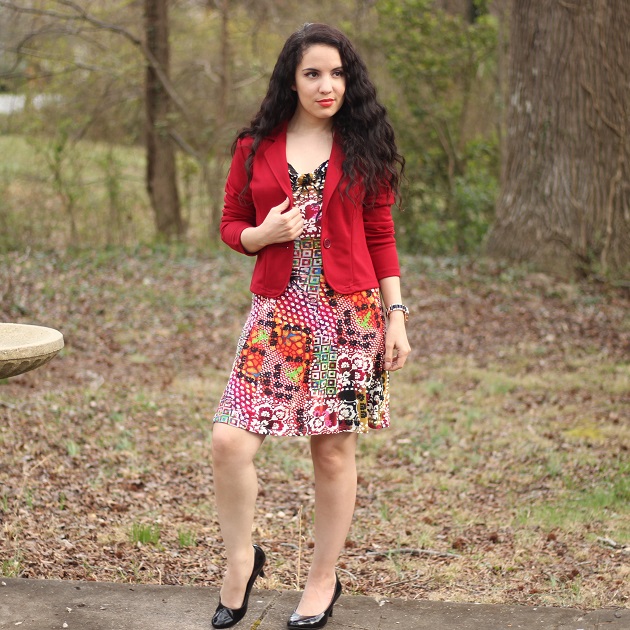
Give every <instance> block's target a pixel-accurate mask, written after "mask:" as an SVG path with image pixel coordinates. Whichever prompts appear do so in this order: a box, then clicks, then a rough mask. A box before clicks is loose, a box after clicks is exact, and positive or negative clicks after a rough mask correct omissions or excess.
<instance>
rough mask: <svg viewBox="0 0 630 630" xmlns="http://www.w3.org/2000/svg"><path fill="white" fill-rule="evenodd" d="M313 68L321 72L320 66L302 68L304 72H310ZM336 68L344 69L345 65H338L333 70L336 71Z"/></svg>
mask: <svg viewBox="0 0 630 630" xmlns="http://www.w3.org/2000/svg"><path fill="white" fill-rule="evenodd" d="M312 70H315V71H316V72H321V69H320V68H302V72H310V71H312ZM335 70H343V66H337V67H336V68H333V69H332V70H331V72H335Z"/></svg>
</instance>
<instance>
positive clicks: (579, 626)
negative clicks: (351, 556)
mask: <svg viewBox="0 0 630 630" xmlns="http://www.w3.org/2000/svg"><path fill="white" fill-rule="evenodd" d="M298 599H299V594H298V593H297V592H282V593H281V592H278V591H254V592H253V593H252V597H251V600H250V608H249V611H248V613H247V615H246V617H245V618H244V619H243V621H241V622H240V624H238V626H236V630H254V629H255V630H283V629H284V628H286V620H287V617H288V616H289V615H290V613H291V611H292V610H293V609H294V607H295V606H296V605H297V602H298ZM217 601H218V590H217V589H215V588H207V587H195V586H157V585H135V584H120V583H116V584H108V583H107V584H106V583H101V582H75V581H69V580H68V581H60V580H27V579H15V578H13V579H8V578H0V629H1V630H9V629H11V630H66V629H67V630H211V627H212V626H211V624H210V619H211V617H212V613H213V612H214V609H215V607H216V603H217ZM327 628H330V629H331V630H517V629H522V630H539V629H540V630H630V610H628V609H622V610H613V609H610V610H598V611H594V612H590V613H582V612H580V611H578V610H575V609H566V608H541V607H527V606H503V605H489V604H461V603H448V602H432V601H403V600H392V601H388V600H380V601H379V600H377V599H375V598H371V597H361V596H352V595H344V596H342V597H341V598H340V599H339V601H338V602H337V605H336V606H335V609H334V616H333V618H332V619H331V620H330V622H329V624H328V626H327Z"/></svg>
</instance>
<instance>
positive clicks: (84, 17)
mask: <svg viewBox="0 0 630 630" xmlns="http://www.w3.org/2000/svg"><path fill="white" fill-rule="evenodd" d="M56 2H57V4H59V5H61V6H63V7H67V8H68V9H71V11H72V12H73V13H71V12H68V13H66V12H60V11H53V10H50V9H39V8H33V7H27V6H23V5H19V4H18V3H16V2H12V1H10V0H0V7H5V8H7V9H10V10H12V11H15V12H17V13H24V14H29V15H39V16H44V17H50V18H54V19H57V20H62V21H66V22H84V23H87V24H91V25H92V26H95V27H96V28H97V29H98V30H101V31H108V32H110V33H115V34H117V35H120V36H121V37H123V38H124V39H126V40H127V41H128V42H129V43H131V44H132V46H133V47H134V48H136V49H137V50H139V51H140V52H141V53H142V56H143V57H144V59H145V60H146V62H147V63H148V64H149V65H150V66H151V68H153V70H154V71H155V74H156V76H157V77H158V80H159V81H160V83H161V85H162V87H163V88H164V90H165V92H166V93H167V94H168V96H169V98H170V99H171V100H172V101H173V103H175V105H176V106H177V107H178V109H179V110H180V111H181V112H182V114H183V115H184V116H185V117H186V118H190V115H189V112H188V108H187V106H186V103H185V102H184V101H183V99H182V98H181V97H180V95H179V94H178V92H177V89H176V88H175V86H174V85H173V83H172V82H171V81H170V79H169V78H168V76H167V75H166V73H165V72H164V70H163V68H162V67H161V65H160V64H159V63H158V61H157V60H156V58H155V56H154V55H153V54H152V53H151V51H150V50H149V49H148V48H147V46H146V44H145V42H143V41H142V40H141V39H140V38H138V37H136V36H135V35H134V34H133V33H132V32H131V31H129V30H127V29H126V28H124V27H122V26H120V25H119V24H113V23H111V22H106V21H104V20H101V19H99V18H97V17H96V16H94V15H92V14H91V13H88V12H87V11H86V10H85V9H84V8H83V7H81V6H80V5H79V4H78V3H77V2H73V1H71V0H56ZM71 33H72V34H76V33H73V32H72V31H71Z"/></svg>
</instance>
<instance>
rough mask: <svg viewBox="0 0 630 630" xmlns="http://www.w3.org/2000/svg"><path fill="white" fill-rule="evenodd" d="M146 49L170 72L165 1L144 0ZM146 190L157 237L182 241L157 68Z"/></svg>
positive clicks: (166, 108)
mask: <svg viewBox="0 0 630 630" xmlns="http://www.w3.org/2000/svg"><path fill="white" fill-rule="evenodd" d="M145 33H146V40H147V48H148V50H149V51H150V53H151V54H152V55H153V57H154V58H155V61H156V62H157V64H159V67H160V69H161V71H162V72H163V73H164V75H165V76H168V73H169V41H168V36H169V35H168V33H169V29H168V0H145ZM145 100H146V118H147V124H146V148H147V191H148V193H149V198H150V199H151V206H152V208H153V212H154V216H155V225H156V229H157V232H158V235H159V236H160V237H162V238H165V239H167V240H168V239H172V238H181V237H182V236H183V235H184V232H185V226H184V222H183V220H182V216H181V208H180V201H179V193H178V189H177V166H176V162H175V147H174V144H173V141H172V139H171V137H170V134H169V113H170V111H171V101H170V97H169V95H168V94H167V93H166V91H165V90H164V86H163V84H162V81H160V79H159V77H158V74H157V72H156V69H155V68H154V67H153V66H152V65H147V72H146V99H145Z"/></svg>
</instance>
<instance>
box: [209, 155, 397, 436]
mask: <svg viewBox="0 0 630 630" xmlns="http://www.w3.org/2000/svg"><path fill="white" fill-rule="evenodd" d="M327 168H328V161H326V162H324V163H323V164H321V165H320V166H319V167H318V168H316V169H315V171H313V172H312V173H305V174H302V175H299V174H298V173H297V172H296V171H295V169H294V168H293V167H292V166H291V165H289V177H290V179H291V184H292V188H293V205H294V206H295V207H298V208H300V210H301V212H302V216H303V218H304V230H303V232H302V235H301V236H300V238H298V239H297V240H296V241H295V244H294V245H295V248H294V252H295V253H294V257H293V269H292V273H291V279H290V282H289V285H288V287H287V289H286V290H285V291H284V293H283V294H282V295H281V296H280V297H278V298H267V297H263V296H260V295H254V296H253V298H252V309H251V312H250V314H249V317H248V319H247V322H246V323H245V326H244V328H243V332H242V334H241V336H240V338H239V342H238V348H237V353H236V358H235V361H234V365H233V367H232V372H231V374H230V378H229V381H228V384H227V387H226V389H225V391H224V393H223V396H222V398H221V401H220V403H219V408H218V410H217V412H216V414H215V416H214V422H224V423H227V424H230V425H232V426H234V427H238V428H241V429H245V430H247V431H251V432H253V433H258V434H263V435H288V436H298V435H323V434H332V433H339V432H343V431H355V432H358V433H366V432H367V431H368V430H369V429H382V428H386V427H388V426H389V381H388V373H387V372H385V370H384V354H385V321H384V317H383V312H382V308H381V298H380V292H379V290H378V289H377V288H374V289H370V290H367V291H359V292H356V293H351V294H349V295H342V294H339V293H336V292H335V291H334V290H333V289H332V288H331V287H330V286H329V285H328V284H327V283H326V279H325V277H324V274H323V268H322V256H321V246H320V236H321V215H322V193H323V190H324V182H325V178H326V171H327Z"/></svg>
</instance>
